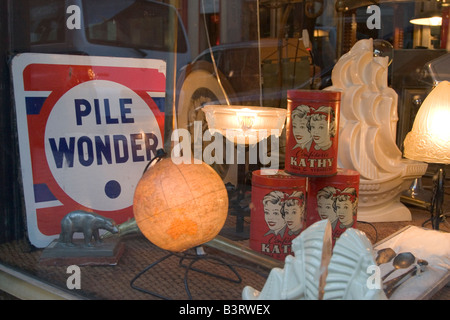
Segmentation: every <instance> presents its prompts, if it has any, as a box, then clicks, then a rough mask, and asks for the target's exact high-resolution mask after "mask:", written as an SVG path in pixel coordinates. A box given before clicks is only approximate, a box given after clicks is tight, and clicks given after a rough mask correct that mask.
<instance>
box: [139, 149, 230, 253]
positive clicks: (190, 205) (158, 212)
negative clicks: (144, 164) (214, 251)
mask: <svg viewBox="0 0 450 320" xmlns="http://www.w3.org/2000/svg"><path fill="white" fill-rule="evenodd" d="M133 211H134V216H135V219H136V223H137V225H138V227H139V229H140V230H141V232H142V233H143V235H144V236H145V237H146V238H147V239H148V240H150V241H151V242H152V243H153V244H155V245H156V246H158V247H160V248H162V249H165V250H169V251H173V252H182V251H185V250H187V249H189V248H193V247H196V246H199V245H202V244H204V243H205V242H208V241H210V240H212V239H213V238H214V237H215V236H216V235H217V234H218V233H219V232H220V230H221V229H222V227H223V225H224V224H225V220H226V217H227V214H228V195H227V190H226V188H225V185H224V183H223V181H222V179H221V178H220V176H219V175H218V174H217V173H216V172H215V171H214V170H213V169H212V168H211V167H210V166H208V165H207V164H206V163H203V162H202V163H201V164H195V163H193V162H192V163H191V164H184V163H182V164H175V163H174V161H172V159H171V158H165V159H163V160H161V161H159V162H158V163H156V164H155V165H154V166H152V167H150V168H149V169H148V170H147V171H146V172H145V174H144V175H143V176H142V178H141V179H140V181H139V183H138V185H137V187H136V191H135V194H134V201H133Z"/></svg>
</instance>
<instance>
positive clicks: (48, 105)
mask: <svg viewBox="0 0 450 320" xmlns="http://www.w3.org/2000/svg"><path fill="white" fill-rule="evenodd" d="M12 72H13V81H14V97H15V106H16V115H17V130H18V136H19V149H20V160H21V169H22V170H21V171H22V181H23V191H24V198H25V207H26V214H27V227H28V236H29V239H30V242H31V243H32V244H33V245H35V246H36V247H41V248H42V247H45V246H47V245H48V244H49V243H50V242H51V241H52V240H53V239H55V238H56V237H57V236H58V235H59V233H60V230H61V229H60V222H61V219H62V218H63V217H64V216H65V215H66V214H68V213H69V212H72V211H75V210H86V211H91V212H95V213H97V214H100V215H102V216H105V217H107V218H111V219H113V220H114V221H115V222H116V223H117V224H120V223H123V222H125V221H126V220H128V219H129V218H131V217H133V210H132V204H133V195H134V190H135V187H136V185H137V183H138V181H139V179H140V177H141V176H142V173H143V171H144V169H145V167H146V165H147V163H148V162H149V161H150V160H151V158H153V156H154V155H155V153H156V150H157V149H158V148H161V147H162V146H163V132H164V114H163V107H164V99H165V86H166V64H165V62H164V61H161V60H149V59H131V58H112V57H89V56H72V55H53V54H31V53H25V54H21V55H18V56H16V57H15V58H14V59H13V61H12Z"/></svg>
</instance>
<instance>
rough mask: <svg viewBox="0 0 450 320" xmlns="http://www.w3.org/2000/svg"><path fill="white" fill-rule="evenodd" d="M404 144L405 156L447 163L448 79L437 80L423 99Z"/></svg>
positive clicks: (449, 154) (449, 132) (449, 146)
mask: <svg viewBox="0 0 450 320" xmlns="http://www.w3.org/2000/svg"><path fill="white" fill-rule="evenodd" d="M404 145H405V157H406V158H409V159H413V160H418V161H425V162H430V163H444V164H450V82H448V81H442V82H441V83H439V85H438V86H437V87H436V88H434V89H433V91H432V92H431V93H430V94H429V95H428V97H427V98H426V99H425V101H424V102H423V104H422V106H421V107H420V109H419V111H418V112H417V115H416V119H415V120H414V124H413V127H412V130H411V132H409V133H408V134H407V136H406V138H405V141H404Z"/></svg>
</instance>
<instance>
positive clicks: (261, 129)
mask: <svg viewBox="0 0 450 320" xmlns="http://www.w3.org/2000/svg"><path fill="white" fill-rule="evenodd" d="M202 110H203V112H204V113H205V116H206V121H207V122H208V127H209V131H210V132H211V134H214V133H216V132H219V133H220V134H222V135H223V136H224V137H226V138H227V139H228V140H230V141H233V142H235V143H245V144H253V143H257V142H259V141H261V140H263V139H264V138H267V137H268V136H270V135H275V136H280V135H281V131H282V130H283V127H284V123H285V121H286V110H285V109H280V108H269V107H248V106H228V105H206V106H204V107H203V108H202Z"/></svg>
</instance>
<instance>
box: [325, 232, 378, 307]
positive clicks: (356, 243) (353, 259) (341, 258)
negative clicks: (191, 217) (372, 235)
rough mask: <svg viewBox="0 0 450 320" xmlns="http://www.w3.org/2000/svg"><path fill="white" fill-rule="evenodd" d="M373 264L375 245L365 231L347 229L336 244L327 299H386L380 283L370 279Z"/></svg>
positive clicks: (328, 280)
mask: <svg viewBox="0 0 450 320" xmlns="http://www.w3.org/2000/svg"><path fill="white" fill-rule="evenodd" d="M372 266H376V263H375V259H374V253H373V248H372V244H371V243H370V241H369V240H368V239H367V237H366V236H365V234H364V233H363V232H361V231H359V230H356V229H348V230H347V231H346V232H345V233H344V234H343V235H341V237H340V238H339V239H338V240H337V241H336V245H335V246H334V249H333V256H332V257H331V261H330V264H329V266H328V276H327V279H326V285H325V293H324V297H323V298H324V300H384V299H387V298H386V295H385V294H384V291H383V290H382V289H381V285H378V287H376V283H371V282H370V280H371V279H370V276H371V272H368V271H370V270H371V269H370V267H372Z"/></svg>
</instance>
